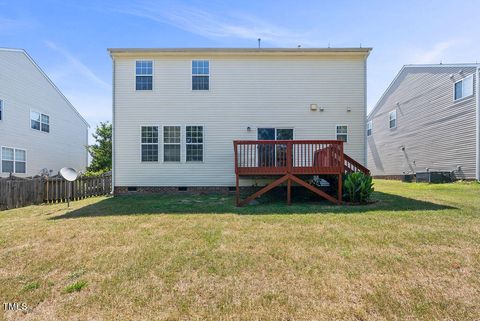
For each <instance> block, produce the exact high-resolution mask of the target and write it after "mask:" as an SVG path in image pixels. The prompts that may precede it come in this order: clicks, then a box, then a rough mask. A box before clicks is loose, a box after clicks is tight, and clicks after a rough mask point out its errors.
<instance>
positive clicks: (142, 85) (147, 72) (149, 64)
mask: <svg viewBox="0 0 480 321" xmlns="http://www.w3.org/2000/svg"><path fill="white" fill-rule="evenodd" d="M135 88H136V90H152V88H153V61H152V60H137V61H136V62H135Z"/></svg>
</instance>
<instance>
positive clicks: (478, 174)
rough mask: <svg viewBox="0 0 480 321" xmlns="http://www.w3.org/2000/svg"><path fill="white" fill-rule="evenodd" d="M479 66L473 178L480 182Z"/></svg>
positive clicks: (476, 76) (476, 74)
mask: <svg viewBox="0 0 480 321" xmlns="http://www.w3.org/2000/svg"><path fill="white" fill-rule="evenodd" d="M478 78H480V66H478V65H477V72H476V73H475V80H476V82H477V88H476V93H475V96H476V97H475V98H476V107H477V110H476V112H477V117H476V126H475V129H476V133H475V137H476V166H475V178H476V179H477V181H480V93H479V91H480V81H479V79H478Z"/></svg>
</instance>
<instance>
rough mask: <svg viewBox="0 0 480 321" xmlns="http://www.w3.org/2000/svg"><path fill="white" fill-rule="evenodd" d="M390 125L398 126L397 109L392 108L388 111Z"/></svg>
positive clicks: (392, 126)
mask: <svg viewBox="0 0 480 321" xmlns="http://www.w3.org/2000/svg"><path fill="white" fill-rule="evenodd" d="M388 126H389V127H390V128H397V110H396V109H395V110H392V111H391V112H390V113H388Z"/></svg>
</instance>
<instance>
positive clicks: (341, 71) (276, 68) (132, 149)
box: [113, 53, 366, 186]
mask: <svg viewBox="0 0 480 321" xmlns="http://www.w3.org/2000/svg"><path fill="white" fill-rule="evenodd" d="M147 54H148V53H139V54H138V56H135V55H134V54H131V53H129V54H128V55H125V56H123V55H122V54H119V55H115V54H114V60H115V64H114V68H115V84H114V85H115V88H114V93H115V96H114V119H115V123H114V127H115V133H114V145H115V146H114V149H115V161H114V171H113V172H114V180H115V185H116V186H235V172H234V153H233V141H234V140H255V139H257V129H258V128H280V129H281V128H294V129H295V130H294V132H295V137H294V138H295V139H300V140H301V139H321V140H331V139H332V138H333V137H335V135H336V133H335V125H336V124H343V123H345V124H348V132H349V133H348V134H349V135H348V144H345V153H347V154H348V155H349V156H351V157H353V158H354V159H355V160H357V161H359V162H360V163H362V164H363V163H364V160H365V119H366V114H365V68H366V65H365V59H364V57H363V56H360V55H357V56H355V55H350V54H348V55H347V54H345V55H338V56H337V55H335V54H329V55H325V56H301V55H298V54H297V53H294V54H292V55H290V54H285V55H283V54H282V55H270V54H263V53H260V54H257V53H254V54H249V55H244V54H228V55H223V54H216V55H215V56H212V55H208V54H202V55H201V57H199V56H200V55H199V54H197V53H192V54H181V55H172V54H165V55H162V54H153V53H150V54H149V55H148V56H147ZM145 57H148V59H152V60H153V65H154V70H153V77H154V87H155V88H163V89H164V90H160V89H159V90H153V91H152V92H149V93H148V95H143V94H140V95H139V94H138V93H134V92H132V88H135V79H134V78H133V77H132V75H133V72H132V66H133V65H134V64H135V61H136V60H138V59H145ZM193 60H208V61H209V76H210V81H209V91H208V93H207V94H205V95H204V92H201V91H195V90H192V87H191V80H192V79H191V77H192V75H193V74H192V61H193ZM213 81H214V85H213ZM312 103H316V104H318V105H319V106H321V107H322V108H323V111H320V110H317V111H312V110H310V104H312ZM346 106H349V108H350V109H351V112H347V109H346ZM145 124H155V125H158V126H162V127H159V128H162V129H160V130H159V132H160V135H159V137H160V141H161V146H160V151H159V159H160V160H162V162H158V163H151V164H148V166H138V163H139V159H140V157H141V156H140V154H139V153H140V148H139V140H140V136H139V135H140V131H139V128H140V127H141V126H144V125H145ZM174 125H176V126H181V130H180V138H179V140H177V141H178V143H176V144H177V146H179V147H180V151H181V152H180V159H179V157H178V153H179V152H178V151H176V152H175V153H176V160H177V161H176V162H169V161H167V162H165V161H163V160H164V157H165V156H164V151H163V149H164V144H165V143H164V137H163V126H174ZM190 125H191V126H198V125H201V126H203V156H202V158H203V161H202V162H198V161H187V155H186V144H187V143H186V139H187V136H186V126H190ZM248 127H250V130H248ZM167 149H168V148H167ZM177 150H178V147H177ZM143 165H145V164H143ZM241 184H243V185H246V184H251V183H249V182H248V181H242V182H241Z"/></svg>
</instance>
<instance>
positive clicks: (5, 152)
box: [1, 147, 27, 174]
mask: <svg viewBox="0 0 480 321" xmlns="http://www.w3.org/2000/svg"><path fill="white" fill-rule="evenodd" d="M1 154H2V155H1V157H2V173H15V174H25V173H26V171H27V152H26V151H25V150H24V149H19V148H10V147H2V150H1Z"/></svg>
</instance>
